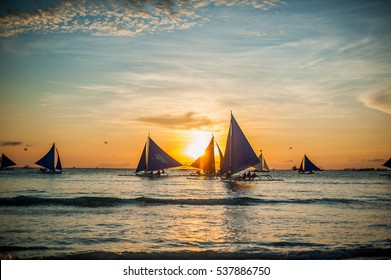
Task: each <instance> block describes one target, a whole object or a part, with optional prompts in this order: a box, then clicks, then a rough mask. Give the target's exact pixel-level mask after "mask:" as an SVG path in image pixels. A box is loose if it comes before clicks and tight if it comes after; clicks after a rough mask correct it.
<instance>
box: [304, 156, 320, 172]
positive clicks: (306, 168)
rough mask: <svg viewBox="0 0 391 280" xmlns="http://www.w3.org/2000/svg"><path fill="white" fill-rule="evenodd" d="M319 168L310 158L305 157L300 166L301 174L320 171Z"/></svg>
mask: <svg viewBox="0 0 391 280" xmlns="http://www.w3.org/2000/svg"><path fill="white" fill-rule="evenodd" d="M319 170H320V169H319V167H317V166H316V165H315V164H314V163H313V162H312V161H310V160H309V158H308V157H307V156H306V155H304V158H303V161H302V162H301V164H300V168H299V172H311V171H319Z"/></svg>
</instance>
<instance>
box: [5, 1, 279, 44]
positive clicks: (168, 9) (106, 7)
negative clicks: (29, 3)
mask: <svg viewBox="0 0 391 280" xmlns="http://www.w3.org/2000/svg"><path fill="white" fill-rule="evenodd" d="M279 3H280V0H251V1H250V0H244V1H243V0H242V1H239V0H218V1H212V0H198V1H186V0H180V1H171V0H158V1H152V0H147V1H139V0H127V1H126V0H114V1H99V0H98V1H87V0H78V1H61V2H60V4H59V5H58V6H49V7H46V8H36V9H35V10H33V11H24V12H13V13H10V14H8V15H6V16H4V17H2V18H0V36H3V37H9V36H16V35H18V34H24V33H41V34H48V33H73V32H84V33H90V34H92V35H95V36H113V35H114V36H135V35H139V34H146V33H155V32H162V31H172V30H175V29H188V28H191V27H192V26H194V25H196V24H198V23H202V21H203V17H202V16H201V15H202V12H203V9H202V8H204V7H206V6H252V7H254V8H255V9H261V10H268V9H270V8H273V7H276V6H278V5H279Z"/></svg>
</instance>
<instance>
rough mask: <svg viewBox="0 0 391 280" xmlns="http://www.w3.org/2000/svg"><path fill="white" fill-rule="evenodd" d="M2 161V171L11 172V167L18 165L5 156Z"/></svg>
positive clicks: (3, 155)
mask: <svg viewBox="0 0 391 280" xmlns="http://www.w3.org/2000/svg"><path fill="white" fill-rule="evenodd" d="M0 161H1V166H0V170H9V169H12V168H10V167H11V166H14V165H16V163H15V162H13V161H12V160H10V159H9V158H8V157H7V156H6V155H5V154H1V159H0Z"/></svg>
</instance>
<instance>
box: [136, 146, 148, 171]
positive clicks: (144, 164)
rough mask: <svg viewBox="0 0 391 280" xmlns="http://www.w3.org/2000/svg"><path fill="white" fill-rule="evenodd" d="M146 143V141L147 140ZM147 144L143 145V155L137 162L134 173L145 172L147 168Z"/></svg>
mask: <svg viewBox="0 0 391 280" xmlns="http://www.w3.org/2000/svg"><path fill="white" fill-rule="evenodd" d="M147 142H148V140H147ZM146 154H147V143H145V145H144V149H143V153H142V154H141V158H140V161H139V162H138V165H137V169H136V172H140V171H146V170H148V168H147V155H146Z"/></svg>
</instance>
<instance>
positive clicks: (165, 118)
mask: <svg viewBox="0 0 391 280" xmlns="http://www.w3.org/2000/svg"><path fill="white" fill-rule="evenodd" d="M138 120H139V121H141V122H144V123H149V124H154V125H159V126H164V127H170V128H177V129H200V128H205V127H208V126H210V125H212V124H213V123H212V121H211V120H210V119H209V118H208V117H205V116H197V115H196V114H195V113H194V112H187V113H185V114H183V115H168V114H167V115H160V116H154V117H140V118H138Z"/></svg>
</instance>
